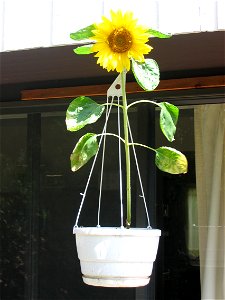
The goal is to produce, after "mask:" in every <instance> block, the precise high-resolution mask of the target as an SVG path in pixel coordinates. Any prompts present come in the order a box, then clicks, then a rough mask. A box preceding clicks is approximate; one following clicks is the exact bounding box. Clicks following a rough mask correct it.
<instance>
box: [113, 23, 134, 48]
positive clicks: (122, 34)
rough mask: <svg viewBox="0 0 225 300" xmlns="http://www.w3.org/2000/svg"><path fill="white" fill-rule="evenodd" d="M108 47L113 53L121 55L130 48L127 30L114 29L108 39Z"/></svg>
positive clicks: (130, 42) (130, 38)
mask: <svg viewBox="0 0 225 300" xmlns="http://www.w3.org/2000/svg"><path fill="white" fill-rule="evenodd" d="M108 42H109V47H110V48H111V50H112V51H113V52H117V53H123V52H126V51H128V50H129V49H130V48H131V46H132V36H131V34H130V32H129V31H128V30H126V29H125V28H123V27H121V28H119V29H114V30H113V31H112V32H111V33H110V35H109V37H108Z"/></svg>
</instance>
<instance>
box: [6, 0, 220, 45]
mask: <svg viewBox="0 0 225 300" xmlns="http://www.w3.org/2000/svg"><path fill="white" fill-rule="evenodd" d="M117 8H121V9H125V10H132V11H133V12H134V13H135V15H136V16H137V18H138V19H139V20H140V23H142V24H146V25H147V26H149V27H152V28H154V29H158V30H161V31H163V32H169V33H174V34H175V33H176V34H179V33H189V32H200V31H216V30H224V29H225V18H224V11H225V0H0V51H9V50H17V49H27V48H36V47H50V46H55V45H64V44H72V43H73V41H72V40H71V39H70V38H69V34H70V32H74V31H76V30H78V29H79V28H82V27H85V26H87V25H89V24H91V23H93V22H96V21H99V20H100V19H101V15H102V14H106V15H108V13H109V10H110V9H114V10H116V9H117Z"/></svg>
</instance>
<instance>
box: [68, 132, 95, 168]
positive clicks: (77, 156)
mask: <svg viewBox="0 0 225 300" xmlns="http://www.w3.org/2000/svg"><path fill="white" fill-rule="evenodd" d="M97 151H98V142H97V136H96V134H94V133H86V134H85V135H83V136H82V137H81V138H80V139H79V141H78V142H77V144H76V146H75V148H74V150H73V153H72V154H71V156H70V161H71V170H72V171H73V172H75V171H77V170H79V169H80V168H81V167H83V166H84V165H85V164H86V163H87V162H88V161H89V160H90V159H91V158H92V157H93V156H94V155H95V154H96V153H97Z"/></svg>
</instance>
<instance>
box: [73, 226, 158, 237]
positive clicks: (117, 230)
mask: <svg viewBox="0 0 225 300" xmlns="http://www.w3.org/2000/svg"><path fill="white" fill-rule="evenodd" d="M73 233H74V234H76V235H94V236H107V235H112V236H157V237H158V236H161V230H160V229H152V228H129V229H127V228H125V227H77V226H74V227H73Z"/></svg>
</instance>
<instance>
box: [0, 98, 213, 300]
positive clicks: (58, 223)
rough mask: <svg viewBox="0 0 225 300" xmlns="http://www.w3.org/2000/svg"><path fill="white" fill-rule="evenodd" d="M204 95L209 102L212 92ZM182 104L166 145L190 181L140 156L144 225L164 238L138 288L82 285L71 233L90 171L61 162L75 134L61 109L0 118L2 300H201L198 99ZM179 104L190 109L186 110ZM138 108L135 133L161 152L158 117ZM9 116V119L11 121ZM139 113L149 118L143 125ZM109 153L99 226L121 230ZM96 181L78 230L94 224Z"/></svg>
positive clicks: (45, 108) (26, 111)
mask: <svg viewBox="0 0 225 300" xmlns="http://www.w3.org/2000/svg"><path fill="white" fill-rule="evenodd" d="M202 97H203V96H202ZM204 97H205V98H204V99H206V100H207V99H209V98H210V99H214V98H212V96H211V95H208V96H207V97H206V96H204ZM173 99H174V98H173ZM183 99H184V100H183V103H182V105H181V106H180V120H179V124H178V130H177V134H176V141H175V145H174V147H176V148H178V149H180V150H181V151H183V152H184V153H185V154H186V155H187V158H188V161H189V172H188V174H186V175H179V176H172V175H169V174H165V173H161V172H160V171H156V169H155V167H154V156H153V155H152V153H148V152H146V151H142V150H141V149H139V150H138V157H139V163H140V169H141V170H142V175H143V184H144V186H145V190H146V194H147V197H146V198H147V199H148V206H149V208H151V214H150V218H151V221H152V224H153V226H154V227H156V226H157V228H160V229H162V237H161V240H160V247H159V252H158V257H157V260H156V262H155V266H154V272H153V276H152V278H151V281H150V285H149V286H147V287H145V288H137V289H108V288H107V289H104V288H95V287H91V286H86V285H84V284H83V282H82V278H81V273H80V266H79V261H78V258H77V255H76V252H75V251H76V250H75V239H74V236H73V235H72V227H73V225H74V221H75V217H76V212H77V210H78V208H79V204H80V200H81V198H80V193H81V192H82V191H83V189H84V186H85V183H86V178H87V174H88V171H89V168H90V165H86V166H85V167H84V168H83V169H81V170H80V171H79V172H77V173H72V172H71V171H70V165H69V155H70V153H71V151H72V149H73V147H74V145H75V143H76V139H78V138H79V136H80V135H79V134H77V135H74V134H71V133H69V132H67V131H66V128H65V122H64V119H65V109H66V104H65V103H63V102H62V103H61V104H59V103H58V102H54V101H53V102H52V104H50V105H46V106H45V105H43V106H35V105H34V106H31V107H29V108H24V109H20V111H17V110H18V105H16V104H15V107H13V106H12V107H11V109H10V108H9V109H8V111H7V113H6V114H2V115H1V119H0V121H1V122H0V129H1V156H0V158H1V167H0V170H1V202H0V209H1V210H0V213H1V232H2V235H1V258H0V259H1V290H0V291H1V292H0V293H1V299H2V300H6V299H21V300H22V299H23V300H28V299H38V300H52V299H54V300H64V299H65V300H66V299H70V300H72V299H73V300H76V299H77V300H82V299H83V300H87V299H92V300H94V299H100V300H101V299H102V300H103V299H104V300H111V299H116V300H120V299H121V300H122V299H123V300H124V299H129V300H131V299H135V300H141V299H146V300H147V299H148V300H149V299H151V300H155V299H161V300H164V299H165V300H178V299H179V300H180V299H184V300H185V299H188V300H189V299H193V300H194V299H196V300H197V299H200V266H199V260H198V247H197V231H196V229H197V226H199V224H198V222H197V221H198V220H196V194H195V189H196V176H195V131H194V108H195V107H196V106H195V105H193V102H196V101H197V99H198V97H197V96H196V95H194V96H193V95H192V96H190V97H189V98H188V99H187V97H186V98H183ZM201 99H202V98H201ZM181 100H182V97H181ZM192 100H193V101H192ZM168 101H170V99H168ZM174 101H175V102H176V99H175V100H174ZM185 101H186V102H185ZM210 101H212V100H210ZM187 102H189V103H191V106H190V105H189V106H187V105H186V104H187ZM56 103H57V104H58V105H55V104H56ZM194 104H195V103H194ZM185 105H186V106H185ZM140 107H141V108H140V109H136V108H135V109H134V110H133V111H132V113H131V118H132V119H133V120H132V122H133V121H134V122H133V124H134V128H133V134H134V136H136V138H140V139H141V140H142V142H143V140H144V142H145V141H146V143H148V144H152V145H154V143H155V145H156V146H157V145H161V144H164V145H166V141H165V140H163V137H162V135H161V134H160V133H159V128H158V123H157V121H158V111H157V110H156V111H155V110H152V109H149V106H148V105H145V104H144V105H143V106H142V105H140ZM10 111H13V114H9V113H10ZM144 114H145V115H146V116H147V119H146V118H145V119H146V121H145V122H143V115H144ZM155 120H156V122H155ZM101 122H103V121H101V120H99V121H98V123H96V124H95V126H94V127H95V131H96V126H97V130H99V131H100V130H101V128H102V123H101ZM110 122H111V123H110V124H109V126H113V123H114V122H115V118H114V116H112V119H111V121H110ZM187 124H188V126H187ZM149 128H151V130H150V131H149ZM90 130H92V125H90ZM81 134H82V133H81ZM137 134H138V136H137ZM108 147H110V149H116V147H115V140H114V139H113V138H112V139H109V146H108ZM116 152H117V150H115V153H114V152H112V151H110V157H108V158H107V159H106V163H107V165H106V173H105V175H106V176H105V181H106V182H105V188H104V191H103V193H104V195H103V199H105V200H106V201H104V203H103V208H102V209H103V214H102V221H101V223H102V225H105V226H115V225H119V224H120V217H119V205H118V206H117V203H116V202H115V199H116V198H117V193H118V192H117V189H116V188H115V185H116V167H115V158H114V156H115V157H116ZM112 156H113V157H112ZM146 165H148V166H149V167H148V168H146ZM109 169H110V171H108V170H109ZM149 170H151V171H150V172H149ZM132 179H133V187H134V190H135V191H136V194H137V197H136V198H137V203H136V205H134V207H133V209H134V210H136V211H137V219H136V220H135V221H136V223H137V224H138V226H145V220H144V219H143V210H144V207H143V205H142V204H141V203H140V201H138V200H139V199H138V195H139V193H138V185H137V184H136V181H137V180H136V178H135V176H133V177H132ZM98 181H99V176H98V172H97V171H96V173H95V174H94V176H93V181H92V182H91V184H90V195H89V197H90V198H89V199H87V200H86V202H85V205H84V210H83V211H82V214H81V219H80V225H85V226H88V225H89V226H90V225H95V224H96V220H97V216H96V214H97V213H96V214H95V213H94V211H95V206H96V204H97V192H98V191H97V189H98V188H97V186H96V185H97V183H98ZM109 204H110V205H111V207H110V209H109ZM90 212H91V213H90ZM115 217H116V218H117V217H118V224H115V223H113V221H114V218H115Z"/></svg>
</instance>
